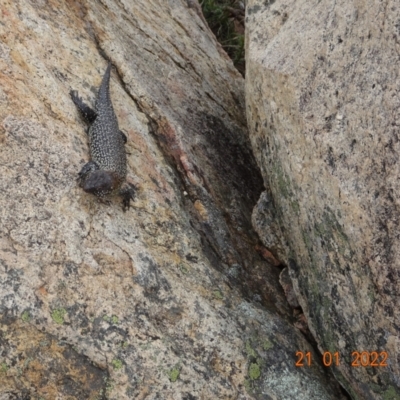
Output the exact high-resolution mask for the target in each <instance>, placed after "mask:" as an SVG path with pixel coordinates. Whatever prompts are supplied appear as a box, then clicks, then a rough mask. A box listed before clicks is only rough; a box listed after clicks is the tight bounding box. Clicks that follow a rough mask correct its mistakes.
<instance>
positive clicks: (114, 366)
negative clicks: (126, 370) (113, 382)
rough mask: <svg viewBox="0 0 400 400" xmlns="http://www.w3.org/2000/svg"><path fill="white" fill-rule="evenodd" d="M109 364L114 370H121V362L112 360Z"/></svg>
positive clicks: (115, 359)
mask: <svg viewBox="0 0 400 400" xmlns="http://www.w3.org/2000/svg"><path fill="white" fill-rule="evenodd" d="M111 364H112V366H113V368H114V369H121V368H122V361H121V360H118V359H117V358H114V360H112V361H111Z"/></svg>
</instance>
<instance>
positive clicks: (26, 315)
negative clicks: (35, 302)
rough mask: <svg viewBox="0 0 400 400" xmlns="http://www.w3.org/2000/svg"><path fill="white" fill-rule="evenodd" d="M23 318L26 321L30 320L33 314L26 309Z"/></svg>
mask: <svg viewBox="0 0 400 400" xmlns="http://www.w3.org/2000/svg"><path fill="white" fill-rule="evenodd" d="M21 319H22V321H24V322H28V321H29V320H30V319H31V315H30V313H29V311H27V310H25V311H24V312H23V313H22V315H21Z"/></svg>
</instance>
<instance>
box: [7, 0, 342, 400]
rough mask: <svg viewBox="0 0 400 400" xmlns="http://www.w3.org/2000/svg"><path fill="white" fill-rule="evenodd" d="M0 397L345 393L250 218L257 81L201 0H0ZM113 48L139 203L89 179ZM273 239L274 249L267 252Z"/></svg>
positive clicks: (115, 93)
mask: <svg viewBox="0 0 400 400" xmlns="http://www.w3.org/2000/svg"><path fill="white" fill-rule="evenodd" d="M0 32H1V42H0V71H1V72H0V174H1V180H0V208H1V212H0V226H1V229H0V294H1V296H0V346H1V347H0V348H1V351H0V398H1V399H7V400H10V399H19V400H21V399H31V398H37V399H39V398H44V399H56V398H57V399H67V398H68V399H79V400H81V399H89V398H90V399H94V398H108V399H118V400H123V399H166V400H169V399H171V400H180V399H181V400H183V399H186V400H189V399H252V398H257V399H258V398H259V399H270V398H285V399H292V398H297V399H299V398H300V399H310V398H312V397H313V396H314V397H315V396H316V397H315V398H318V399H336V398H338V397H336V395H335V393H338V391H337V385H336V386H335V384H334V383H332V382H331V381H330V380H331V378H330V377H329V376H327V375H326V373H325V372H324V371H323V369H322V367H321V363H320V362H317V361H316V362H315V363H313V364H312V366H311V367H310V368H308V367H307V368H306V367H296V366H295V361H296V355H295V354H296V352H298V351H302V352H304V353H307V352H310V354H312V356H313V357H314V358H315V360H317V359H318V356H317V353H316V352H315V351H314V350H313V348H312V346H311V345H310V344H309V343H308V342H307V341H306V340H305V338H304V337H303V336H302V334H301V333H300V331H299V330H297V329H296V328H295V327H294V326H293V323H292V320H291V309H290V307H289V304H288V303H287V301H286V298H285V295H284V293H283V290H282V288H281V287H280V285H279V273H280V268H278V267H277V266H275V265H273V264H271V263H270V262H269V261H267V260H266V259H264V258H263V257H262V255H261V254H260V252H259V251H257V248H259V247H260V246H261V244H260V242H259V240H258V237H257V235H256V233H255V231H254V230H253V229H252V226H251V210H252V208H253V207H254V205H255V203H256V201H257V199H258V198H259V196H260V193H261V191H262V187H263V181H262V177H261V174H260V172H259V170H258V168H257V166H256V162H255V159H254V157H253V156H252V153H251V148H250V142H249V139H248V136H247V131H246V118H245V109H244V81H243V79H242V77H241V76H240V74H239V73H238V72H237V71H236V70H235V68H234V67H233V64H232V62H231V61H230V60H229V59H228V58H227V56H226V55H225V53H224V52H223V51H222V50H221V47H220V46H219V45H218V44H217V42H216V40H215V38H214V36H213V35H212V34H211V32H210V31H209V29H208V27H207V26H206V25H205V23H204V20H203V19H202V16H201V15H200V14H199V4H198V3H197V2H194V1H190V2H189V1H188V2H186V1H179V0H171V1H148V0H137V1H126V0H122V1H111V0H101V1H97V0H91V1H81V2H74V1H65V2H54V1H47V0H31V1H29V0H17V1H12V2H2V4H1V24H0ZM108 61H111V62H112V63H113V65H114V69H113V71H112V77H111V98H112V101H113V104H114V108H115V111H116V114H117V117H118V120H119V125H120V129H121V130H122V131H123V132H125V134H126V136H127V138H128V142H127V145H126V149H127V153H128V171H129V173H128V175H129V177H128V179H129V180H130V181H131V183H133V184H135V185H136V186H137V188H138V191H137V199H136V201H135V202H134V203H133V204H132V206H131V208H130V210H128V211H127V212H126V213H124V212H123V211H122V207H121V204H120V200H119V199H111V201H110V204H108V205H107V204H104V203H99V202H98V201H97V199H96V198H95V197H93V196H92V195H90V194H87V193H85V192H84V191H83V190H82V189H81V188H79V186H78V184H77V182H76V178H77V173H78V171H79V170H80V168H81V167H82V165H83V164H85V163H86V162H87V161H88V159H89V155H88V143H87V135H86V133H85V131H86V129H87V127H86V125H85V124H84V123H83V121H82V120H81V118H80V116H79V115H78V112H77V110H76V107H75V106H74V104H73V102H72V100H71V98H70V96H69V92H70V90H71V89H74V90H77V91H78V92H79V94H80V96H82V97H83V98H84V99H85V100H86V101H87V102H88V103H90V104H93V100H94V98H95V97H96V93H97V88H98V86H99V84H100V82H101V78H102V75H103V73H104V71H105V69H106V66H107V63H108ZM264 253H265V252H264Z"/></svg>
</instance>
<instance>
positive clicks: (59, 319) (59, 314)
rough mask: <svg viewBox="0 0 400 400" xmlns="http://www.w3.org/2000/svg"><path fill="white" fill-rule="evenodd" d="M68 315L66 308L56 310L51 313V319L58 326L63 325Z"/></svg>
mask: <svg viewBox="0 0 400 400" xmlns="http://www.w3.org/2000/svg"><path fill="white" fill-rule="evenodd" d="M66 313H67V310H66V309H65V308H56V309H55V310H53V311H52V313H51V318H52V319H53V321H54V322H55V323H56V324H59V325H62V324H63V323H64V317H65V314H66Z"/></svg>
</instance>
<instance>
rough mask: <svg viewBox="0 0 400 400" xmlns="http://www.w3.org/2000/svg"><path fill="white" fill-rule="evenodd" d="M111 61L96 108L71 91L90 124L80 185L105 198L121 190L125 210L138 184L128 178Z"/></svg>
mask: <svg viewBox="0 0 400 400" xmlns="http://www.w3.org/2000/svg"><path fill="white" fill-rule="evenodd" d="M110 74H111V63H109V64H108V67H107V70H106V72H105V74H104V77H103V80H102V82H101V85H100V88H99V92H98V95H97V99H96V105H95V110H92V109H91V108H90V107H89V106H87V105H86V104H85V103H83V101H82V99H81V98H80V97H79V96H78V94H77V92H76V91H71V92H70V94H71V98H72V101H73V102H74V103H75V105H76V106H77V108H78V110H79V111H80V113H81V115H82V117H83V118H84V120H85V121H86V122H88V123H90V124H91V126H90V128H89V130H88V136H89V147H90V155H91V161H89V162H88V163H87V164H85V165H84V166H83V168H82V170H81V171H80V172H79V179H80V186H81V187H82V188H83V190H85V191H86V192H88V193H92V194H94V195H96V196H97V197H99V198H100V199H104V198H105V197H107V196H108V195H111V194H115V193H118V194H119V195H120V196H122V198H123V209H124V210H125V209H127V208H129V203H130V200H131V199H132V200H133V199H134V195H135V187H134V186H132V185H128V184H127V183H126V182H125V180H126V172H127V171H126V153H125V143H126V136H125V134H124V133H123V132H121V131H120V130H119V127H118V121H117V117H116V115H115V112H114V109H113V106H112V103H111V98H110V90H109V84H110Z"/></svg>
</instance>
